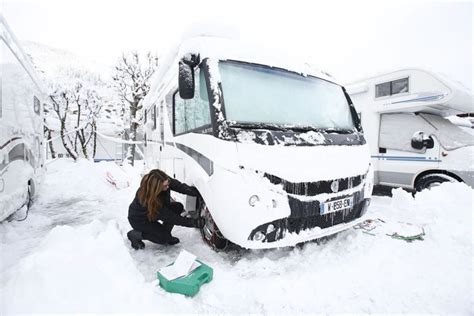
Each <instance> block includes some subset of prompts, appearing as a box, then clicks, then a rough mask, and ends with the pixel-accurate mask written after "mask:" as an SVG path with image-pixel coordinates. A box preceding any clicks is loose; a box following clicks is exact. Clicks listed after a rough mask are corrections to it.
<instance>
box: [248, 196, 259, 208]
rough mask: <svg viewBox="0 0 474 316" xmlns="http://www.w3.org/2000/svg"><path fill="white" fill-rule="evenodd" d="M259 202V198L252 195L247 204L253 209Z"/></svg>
mask: <svg viewBox="0 0 474 316" xmlns="http://www.w3.org/2000/svg"><path fill="white" fill-rule="evenodd" d="M258 201H260V198H259V197H258V195H252V196H251V197H250V198H249V204H250V206H252V207H254V206H255V204H257V202H258Z"/></svg>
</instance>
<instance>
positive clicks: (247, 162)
mask: <svg viewBox="0 0 474 316" xmlns="http://www.w3.org/2000/svg"><path fill="white" fill-rule="evenodd" d="M259 53H260V55H259ZM270 56H271V55H265V56H262V55H261V50H258V51H257V52H255V51H253V50H251V49H248V48H245V47H244V46H243V45H242V44H241V43H234V42H233V41H231V40H226V39H218V38H211V37H197V38H192V39H189V40H187V41H185V42H183V44H182V45H181V46H180V47H179V48H178V49H176V50H175V51H174V53H172V54H170V56H169V57H168V58H166V59H165V61H164V62H163V65H162V67H161V68H160V69H159V70H158V72H157V73H156V74H155V78H154V82H153V84H152V88H151V90H150V92H149V94H148V95H147V97H146V98H145V100H144V109H146V112H145V113H146V114H145V118H144V119H143V120H144V121H146V122H147V123H146V124H145V129H144V130H145V133H146V147H145V160H146V165H147V168H148V169H152V168H160V169H162V170H164V171H165V172H167V173H168V174H169V175H170V176H172V177H176V178H177V179H179V180H180V181H185V182H186V183H188V184H192V185H195V186H196V187H197V188H198V190H199V192H200V194H201V198H199V199H198V203H197V207H196V201H195V198H189V197H188V198H187V200H186V201H184V202H187V209H195V212H194V215H197V214H198V213H199V214H200V215H202V216H203V217H204V218H205V219H206V225H205V227H204V228H203V229H202V231H201V233H202V236H203V238H204V240H205V241H206V242H208V243H209V244H211V245H212V246H213V247H215V248H224V247H226V245H227V243H228V241H230V242H232V243H234V244H237V245H239V246H241V247H244V248H272V247H280V246H291V245H295V244H297V243H299V242H304V241H307V240H312V239H315V238H319V237H322V236H326V235H330V234H334V233H337V232H339V231H341V230H344V229H347V228H349V227H352V226H353V225H355V224H357V223H359V222H361V221H363V215H364V214H365V212H366V210H367V207H368V205H369V200H370V196H371V191H372V174H371V169H370V166H369V165H370V156H369V148H368V145H367V144H366V141H365V138H364V135H363V134H362V129H361V127H360V122H359V120H358V117H357V113H356V112H355V109H354V107H353V106H352V104H351V101H350V98H349V95H347V93H345V90H344V88H343V87H342V86H340V85H338V84H336V83H335V82H334V81H333V79H332V78H330V77H328V76H327V75H325V74H324V73H322V72H319V71H316V70H314V69H309V68H308V67H307V66H304V65H298V64H296V65H294V64H291V63H288V62H283V61H281V60H277V59H275V58H273V59H272V57H270ZM175 197H176V198H179V196H175Z"/></svg>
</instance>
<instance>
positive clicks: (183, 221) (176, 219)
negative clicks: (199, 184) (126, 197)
mask: <svg viewBox="0 0 474 316" xmlns="http://www.w3.org/2000/svg"><path fill="white" fill-rule="evenodd" d="M171 190H173V191H176V192H179V193H182V194H186V195H191V196H197V195H198V191H197V189H196V188H195V187H190V186H189V185H187V184H185V183H181V182H179V181H178V180H176V179H170V186H169V189H168V190H167V191H163V192H161V193H160V195H159V198H160V200H161V203H162V207H161V209H159V210H158V220H162V221H163V223H169V224H172V225H179V226H187V227H193V226H194V221H193V220H192V219H191V218H186V217H182V216H180V215H178V214H176V213H175V212H173V210H171V192H170V191H171ZM128 218H129V220H133V221H137V222H145V221H148V217H147V211H146V208H145V207H143V206H142V205H141V204H140V202H139V200H138V191H137V193H136V194H135V198H134V199H133V201H132V203H131V204H130V206H129V208H128Z"/></svg>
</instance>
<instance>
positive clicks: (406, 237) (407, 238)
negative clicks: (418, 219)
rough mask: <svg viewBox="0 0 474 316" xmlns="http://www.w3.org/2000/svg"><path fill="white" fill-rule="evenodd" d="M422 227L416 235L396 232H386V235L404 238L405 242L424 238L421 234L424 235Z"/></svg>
mask: <svg viewBox="0 0 474 316" xmlns="http://www.w3.org/2000/svg"><path fill="white" fill-rule="evenodd" d="M421 229H422V232H421V233H420V234H418V235H413V236H403V235H399V234H397V233H393V234H391V235H389V234H387V236H390V237H392V238H395V239H401V240H405V241H406V242H412V241H414V240H424V239H423V236H425V235H426V234H425V230H424V229H423V228H421Z"/></svg>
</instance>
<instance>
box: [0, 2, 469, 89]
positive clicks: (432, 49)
mask: <svg viewBox="0 0 474 316" xmlns="http://www.w3.org/2000/svg"><path fill="white" fill-rule="evenodd" d="M0 1H1V0H0ZM313 2H314V3H313ZM2 11H3V15H4V16H5V18H6V19H7V21H8V23H9V24H10V26H11V28H12V30H13V31H14V32H15V33H16V35H17V37H18V38H19V39H20V40H31V41H35V42H39V43H43V44H47V45H49V46H52V47H56V48H62V49H65V50H69V51H71V52H74V53H76V54H78V55H82V56H87V57H91V58H93V59H96V60H98V61H101V62H105V63H108V64H113V63H114V62H115V60H116V58H117V57H118V56H119V55H120V53H121V52H122V51H124V50H139V51H141V50H152V51H155V52H158V53H160V54H161V53H164V51H165V50H166V48H167V47H169V45H170V44H171V43H174V42H176V41H177V40H179V38H180V37H181V34H182V32H183V30H184V29H185V28H188V27H189V25H192V24H193V23H194V22H196V21H208V20H214V21H215V20H217V21H226V22H227V23H230V24H232V25H234V26H235V28H237V29H238V30H239V31H240V36H241V39H242V40H246V41H252V42H256V43H259V44H260V45H264V46H267V47H268V46H269V47H278V48H283V49H284V50H286V51H287V52H288V53H290V54H292V55H299V56H306V57H305V59H307V60H308V61H310V62H311V63H313V64H315V65H317V66H318V67H320V68H322V69H324V70H326V71H328V72H329V73H331V74H332V75H334V76H335V77H336V78H337V79H339V81H341V82H348V81H352V80H355V79H359V78H361V77H365V76H368V75H373V74H375V73H378V72H383V71H386V70H393V69H395V68H400V67H422V68H427V69H431V70H435V71H439V72H443V73H445V74H447V75H448V76H449V77H451V78H453V79H456V80H459V81H461V82H462V83H463V84H464V85H465V86H468V87H470V88H471V90H473V89H472V83H473V80H472V73H473V58H472V53H473V37H472V35H473V30H472V16H473V3H472V2H471V1H468V2H466V1H464V2H459V1H449V2H440V1H435V2H432V1H401V0H398V1H361V0H357V1H355V0H354V1H317V2H316V1H302V0H301V1H300V0H287V1H276V0H273V1H266V0H265V1H263V0H260V1H257V0H253V1H247V0H240V1H225V0H221V1H214V0H199V1H188V0H179V1H171V0H169V1H146V0H133V1H132V0H123V1H121V0H120V1H119V0H115V1H105V0H102V1H100V0H95V1H91V0H62V1H58V0H38V1H32V0H30V1H24V0H18V1H12V0H6V1H5V0H3V2H2Z"/></svg>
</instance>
